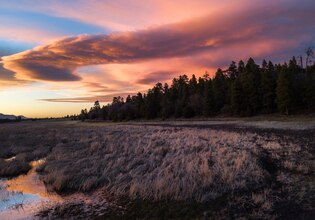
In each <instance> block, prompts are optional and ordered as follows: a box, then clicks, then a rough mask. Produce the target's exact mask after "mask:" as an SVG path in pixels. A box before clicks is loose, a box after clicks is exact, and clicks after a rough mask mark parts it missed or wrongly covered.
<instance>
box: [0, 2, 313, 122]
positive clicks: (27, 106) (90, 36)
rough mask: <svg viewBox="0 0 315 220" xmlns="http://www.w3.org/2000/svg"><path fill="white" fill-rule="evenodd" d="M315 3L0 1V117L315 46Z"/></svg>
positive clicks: (74, 109)
mask: <svg viewBox="0 0 315 220" xmlns="http://www.w3.org/2000/svg"><path fill="white" fill-rule="evenodd" d="M314 11H315V1H313V0H299V1H297V0H277V1H274V0H265V1H261V0H237V1H235V0H220V1H218V0H194V1H191V0H172V1H169V0H146V1H143V0H115V1H112V0H103V1H101V0H98V1H97V0H89V1H85V0H76V1H74V0H67V1H63V0H45V1H42V0H15V1H7V0H0V113H4V114H15V115H25V116H26V117H60V116H65V115H71V114H77V113H79V112H80V110H81V109H83V108H87V109H89V108H90V107H91V106H92V105H93V103H94V101H95V100H99V101H100V102H101V104H106V103H108V102H110V101H111V100H112V98H113V97H114V96H118V95H120V96H126V95H127V94H135V93H136V92H138V91H140V92H145V91H146V90H147V89H148V88H150V87H152V86H153V85H154V84H155V83H157V82H162V83H164V82H171V79H172V78H174V77H176V76H179V75H180V74H186V75H188V76H191V75H192V74H195V75H197V76H202V75H203V74H204V73H205V72H206V71H207V72H208V73H209V74H210V75H213V74H214V73H215V71H216V69H217V68H226V67H227V66H228V65H229V64H230V63H231V61H239V60H241V59H242V60H245V61H246V60H248V58H249V57H252V58H254V60H255V61H256V62H257V63H258V64H259V63H261V62H262V60H263V59H267V60H272V61H273V62H276V63H278V62H285V61H287V60H288V59H290V58H291V57H292V56H299V55H302V54H303V53H304V50H305V48H307V47H309V46H313V45H315V22H314V21H315V13H314Z"/></svg>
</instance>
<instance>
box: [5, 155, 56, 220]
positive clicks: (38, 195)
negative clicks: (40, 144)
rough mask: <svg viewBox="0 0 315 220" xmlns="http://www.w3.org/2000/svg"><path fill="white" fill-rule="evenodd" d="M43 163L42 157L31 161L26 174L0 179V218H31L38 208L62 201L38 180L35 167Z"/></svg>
mask: <svg viewBox="0 0 315 220" xmlns="http://www.w3.org/2000/svg"><path fill="white" fill-rule="evenodd" d="M10 159H11V160H14V159H15V158H9V159H8V160H10ZM43 163H45V160H43V159H42V160H38V161H33V162H31V166H32V169H31V170H30V171H29V172H28V173H27V174H26V175H20V176H18V177H16V178H13V179H0V219H32V217H33V215H34V214H35V213H36V212H38V211H39V210H42V209H44V208H47V207H49V206H53V205H56V204H57V203H59V202H61V201H62V198H61V197H60V196H58V195H56V194H52V193H48V192H47V190H46V188H45V185H44V184H43V182H42V181H40V179H39V176H38V175H37V173H36V171H35V169H36V167H37V166H39V165H41V164H43Z"/></svg>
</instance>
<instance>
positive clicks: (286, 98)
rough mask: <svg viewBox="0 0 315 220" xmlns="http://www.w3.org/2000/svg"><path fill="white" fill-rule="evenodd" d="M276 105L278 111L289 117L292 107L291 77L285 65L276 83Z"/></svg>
mask: <svg viewBox="0 0 315 220" xmlns="http://www.w3.org/2000/svg"><path fill="white" fill-rule="evenodd" d="M277 104H278V108H279V111H280V112H281V113H284V114H286V115H289V114H290V113H291V110H292V106H293V98H292V86H291V77H290V74H289V71H288V67H287V65H284V66H283V67H282V69H281V71H280V74H279V77H278V82H277Z"/></svg>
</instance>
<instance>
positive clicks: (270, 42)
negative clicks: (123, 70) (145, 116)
mask: <svg viewBox="0 0 315 220" xmlns="http://www.w3.org/2000/svg"><path fill="white" fill-rule="evenodd" d="M258 6H260V5H258ZM280 6H281V7H280ZM313 9H315V3H311V2H308V3H307V7H306V5H305V4H299V3H293V2H291V1H288V4H287V5H285V6H283V5H273V6H272V8H270V9H269V8H267V7H253V6H252V5H250V6H247V7H243V8H242V9H240V10H227V11H225V12H224V14H222V13H223V12H222V11H221V12H218V13H217V14H216V13H214V14H211V15H208V16H204V17H201V18H195V19H190V20H188V21H184V22H177V23H173V24H168V25H162V26H157V27H152V28H147V29H143V30H139V31H129V32H121V33H113V34H109V35H82V36H77V37H70V38H65V39H61V40H59V41H55V42H53V43H51V44H48V45H45V46H40V47H37V48H34V49H33V50H29V51H25V52H22V53H18V54H14V55H11V56H7V57H3V63H4V68H6V69H8V70H10V71H13V72H15V73H16V77H17V78H18V79H22V80H40V81H78V80H81V76H80V75H79V74H78V73H77V72H76V70H77V68H79V67H83V66H88V65H98V64H117V63H118V64H119V63H121V64H123V63H137V62H140V61H145V60H152V59H157V58H174V57H193V59H194V60H195V65H198V63H200V64H202V63H204V62H205V59H204V57H205V55H204V54H208V55H207V56H206V58H207V59H208V58H210V59H209V62H211V57H212V59H214V60H215V58H213V57H215V56H221V57H224V58H223V61H222V60H221V61H220V62H221V63H224V62H227V61H225V60H227V59H235V58H238V54H242V53H245V54H247V56H250V55H254V56H264V55H266V54H268V53H271V52H274V51H275V50H291V51H294V50H295V49H296V48H298V47H299V46H300V45H301V43H303V42H314V35H315V33H314V27H315V23H314V22H313V21H314V20H315V14H314V13H313ZM248 53H254V54H248ZM290 55H291V54H290ZM293 55H294V54H293ZM215 64H216V63H215V62H214V63H213V65H215ZM170 65H171V64H170ZM155 73H156V72H155ZM150 78H154V77H152V76H147V79H140V80H139V81H138V82H140V83H146V82H148V83H150V82H151V81H152V80H150Z"/></svg>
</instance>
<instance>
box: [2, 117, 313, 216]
mask: <svg viewBox="0 0 315 220" xmlns="http://www.w3.org/2000/svg"><path fill="white" fill-rule="evenodd" d="M297 124H298V126H297ZM314 125H315V123H314V121H308V122H296V121H293V122H263V121H259V122H239V121H234V122H224V121H223V122H191V121H188V122H155V123H145V122H142V123H131V124H127V123H121V124H112V123H80V122H23V123H12V124H3V125H1V127H0V158H1V159H0V177H13V176H17V175H19V174H23V173H26V172H27V171H28V170H29V169H30V165H29V163H30V162H31V161H34V160H37V159H41V158H45V161H46V162H45V163H44V164H43V165H41V166H39V167H37V172H38V174H39V176H40V179H41V180H42V181H43V182H44V183H45V185H46V187H47V189H48V190H49V191H54V192H57V193H59V194H60V195H63V196H67V195H72V194H75V193H78V192H83V193H85V194H86V195H94V194H95V192H104V193H102V194H101V195H102V196H104V200H105V199H106V200H109V201H111V202H112V203H113V204H115V205H117V206H116V207H120V209H104V212H103V213H98V214H101V217H99V218H100V219H102V218H120V217H126V218H127V217H130V218H140V219H148V218H149V219H152V218H155V219H159V218H175V219H176V218H178V219H182V218H189V219H191V218H193V219H220V218H221V219H226V218H246V219H248V218H255V219H257V218H260V219H278V218H280V219H313V218H314V216H315V207H314V204H315V173H314V170H315V159H314V157H315V129H314V127H315V126H314ZM13 157H14V158H13ZM8 158H13V159H11V160H8ZM105 197H106V198H105ZM98 199H99V198H98ZM80 206H84V204H79V207H80ZM98 208H100V207H99V206H98ZM70 209H71V210H74V208H73V204H72V205H71V204H65V205H64V206H59V207H56V208H55V209H51V210H43V211H42V213H39V216H40V217H47V218H48V217H49V216H50V217H51V216H55V217H56V216H63V217H66V216H67V215H66V213H69V215H71V216H73V215H77V218H80V217H82V218H85V217H86V216H88V218H96V216H94V215H93V214H89V213H84V212H82V211H79V210H80V208H78V209H76V210H77V211H76V212H75V213H73V211H72V212H70V211H69V210H70ZM60 210H62V211H60ZM81 210H82V209H81ZM122 210H123V211H122Z"/></svg>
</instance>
